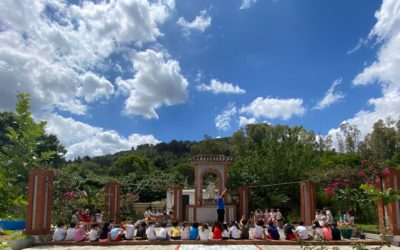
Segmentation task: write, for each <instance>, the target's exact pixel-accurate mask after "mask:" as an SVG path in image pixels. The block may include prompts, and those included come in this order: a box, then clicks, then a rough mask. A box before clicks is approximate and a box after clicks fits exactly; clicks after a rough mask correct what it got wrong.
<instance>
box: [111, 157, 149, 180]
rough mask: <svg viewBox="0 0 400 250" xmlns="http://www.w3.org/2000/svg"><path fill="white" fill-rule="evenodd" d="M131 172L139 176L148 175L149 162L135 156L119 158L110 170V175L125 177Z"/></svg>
mask: <svg viewBox="0 0 400 250" xmlns="http://www.w3.org/2000/svg"><path fill="white" fill-rule="evenodd" d="M132 172H140V173H141V174H146V173H149V172H150V164H149V160H148V159H147V158H145V157H142V156H138V155H135V154H130V155H127V156H123V157H120V158H118V160H117V161H116V162H115V164H114V166H113V167H112V168H111V171H110V174H111V175H122V176H126V175H127V174H129V173H132Z"/></svg>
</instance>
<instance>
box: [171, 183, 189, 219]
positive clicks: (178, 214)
mask: <svg viewBox="0 0 400 250" xmlns="http://www.w3.org/2000/svg"><path fill="white" fill-rule="evenodd" d="M172 192H173V195H174V206H173V208H174V212H173V215H174V220H177V221H179V222H182V218H183V213H186V208H184V207H183V206H182V187H179V186H178V187H174V189H173V191H172Z"/></svg>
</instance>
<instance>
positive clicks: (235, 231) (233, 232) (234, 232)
mask: <svg viewBox="0 0 400 250" xmlns="http://www.w3.org/2000/svg"><path fill="white" fill-rule="evenodd" d="M229 234H230V236H231V239H234V240H239V239H240V230H239V226H238V224H237V222H236V221H234V222H232V226H231V227H230V228H229Z"/></svg>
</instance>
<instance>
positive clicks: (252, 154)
mask: <svg viewBox="0 0 400 250" xmlns="http://www.w3.org/2000/svg"><path fill="white" fill-rule="evenodd" d="M233 141H234V143H236V144H235V145H234V148H235V149H236V150H235V151H236V152H237V154H236V155H235V161H234V162H233V164H232V166H231V167H230V169H229V186H230V187H231V188H238V187H240V186H260V187H254V188H252V194H253V196H254V197H253V200H254V201H255V206H256V207H265V206H267V205H270V204H272V201H273V202H275V204H274V205H276V206H279V205H284V204H285V205H286V203H287V202H289V203H290V204H293V205H294V204H297V203H298V192H299V190H298V185H295V186H293V185H283V186H279V187H269V188H264V187H262V185H265V184H277V183H286V182H297V181H302V180H304V179H307V178H308V172H309V171H310V170H311V169H313V168H315V167H316V166H318V165H319V158H318V155H319V154H318V152H317V143H316V138H315V134H314V133H313V132H312V131H306V130H305V129H304V128H302V127H298V126H296V127H289V126H284V125H277V126H272V125H268V124H266V123H261V124H249V125H247V126H246V127H245V129H244V130H242V131H239V132H238V133H235V139H234V140H233ZM288 198H290V199H291V200H288ZM290 204H287V206H288V207H290Z"/></svg>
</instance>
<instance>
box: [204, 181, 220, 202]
mask: <svg viewBox="0 0 400 250" xmlns="http://www.w3.org/2000/svg"><path fill="white" fill-rule="evenodd" d="M219 183H220V180H219V178H218V176H217V175H216V174H215V173H206V174H204V175H203V204H204V205H215V204H216V199H217V198H218V195H219V186H220V185H219Z"/></svg>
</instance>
